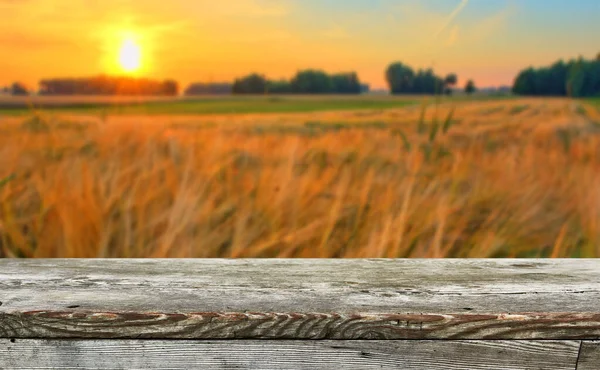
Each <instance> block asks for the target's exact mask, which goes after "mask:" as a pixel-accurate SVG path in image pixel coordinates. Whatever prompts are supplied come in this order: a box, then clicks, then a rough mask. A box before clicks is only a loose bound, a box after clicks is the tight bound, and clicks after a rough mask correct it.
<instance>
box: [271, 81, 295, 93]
mask: <svg viewBox="0 0 600 370" xmlns="http://www.w3.org/2000/svg"><path fill="white" fill-rule="evenodd" d="M267 92H268V93H269V94H290V93H291V92H292V84H291V83H290V82H289V81H287V80H279V81H269V82H268V83H267Z"/></svg>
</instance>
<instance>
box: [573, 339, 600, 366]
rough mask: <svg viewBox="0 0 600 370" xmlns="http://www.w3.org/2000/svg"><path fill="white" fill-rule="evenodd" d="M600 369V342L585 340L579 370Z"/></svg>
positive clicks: (580, 354)
mask: <svg viewBox="0 0 600 370" xmlns="http://www.w3.org/2000/svg"><path fill="white" fill-rule="evenodd" d="M598 369H600V342H597V341H596V342H583V343H582V346H581V351H580V353H579V362H578V363H577V370H598Z"/></svg>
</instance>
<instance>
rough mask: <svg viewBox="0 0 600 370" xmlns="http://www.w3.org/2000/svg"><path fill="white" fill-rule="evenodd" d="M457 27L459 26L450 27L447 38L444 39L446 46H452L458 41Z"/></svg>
mask: <svg viewBox="0 0 600 370" xmlns="http://www.w3.org/2000/svg"><path fill="white" fill-rule="evenodd" d="M459 29H460V28H459V27H458V25H454V26H453V27H452V28H451V29H450V33H449V34H448V40H446V46H447V47H452V46H454V45H455V44H456V42H457V41H458V34H459Z"/></svg>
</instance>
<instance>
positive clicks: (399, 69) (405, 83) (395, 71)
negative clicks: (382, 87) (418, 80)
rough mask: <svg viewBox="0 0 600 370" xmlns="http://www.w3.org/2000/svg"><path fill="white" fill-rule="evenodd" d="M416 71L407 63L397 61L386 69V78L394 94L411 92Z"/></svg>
mask: <svg viewBox="0 0 600 370" xmlns="http://www.w3.org/2000/svg"><path fill="white" fill-rule="evenodd" d="M414 78H415V72H414V71H413V70H412V68H410V67H409V66H407V65H404V64H402V63H401V62H395V63H392V64H390V66H389V67H388V68H387V70H386V71H385V79H386V81H387V83H388V86H389V88H390V91H391V92H392V94H402V93H409V92H411V88H412V86H413V80H414Z"/></svg>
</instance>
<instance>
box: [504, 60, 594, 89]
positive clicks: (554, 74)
mask: <svg viewBox="0 0 600 370" xmlns="http://www.w3.org/2000/svg"><path fill="white" fill-rule="evenodd" d="M512 90H513V92H514V93H515V94H518V95H534V96H535V95H537V96H572V97H586V96H595V95H600V60H598V59H590V60H586V59H584V58H582V57H579V58H577V59H571V60H570V61H568V62H564V61H562V60H559V61H557V62H555V63H554V64H552V65H551V66H549V67H541V68H533V67H529V68H527V69H525V70H523V71H521V72H520V73H519V74H518V75H517V77H516V78H515V81H514V84H513V88H512Z"/></svg>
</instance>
